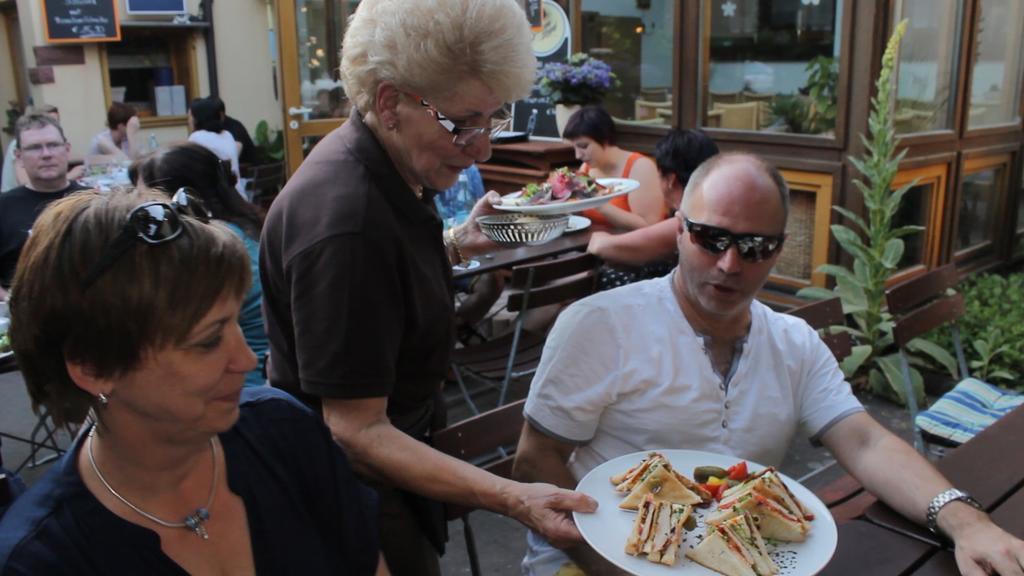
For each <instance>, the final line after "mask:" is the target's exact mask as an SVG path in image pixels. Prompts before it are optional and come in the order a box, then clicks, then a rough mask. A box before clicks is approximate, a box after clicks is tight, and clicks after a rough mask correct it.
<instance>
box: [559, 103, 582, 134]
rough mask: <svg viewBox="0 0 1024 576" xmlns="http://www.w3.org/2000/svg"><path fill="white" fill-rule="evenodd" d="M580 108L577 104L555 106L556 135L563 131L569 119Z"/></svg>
mask: <svg viewBox="0 0 1024 576" xmlns="http://www.w3.org/2000/svg"><path fill="white" fill-rule="evenodd" d="M580 108H582V106H580V105H579V104H555V126H558V135H559V136H561V135H562V132H564V131H565V125H566V124H567V123H568V122H569V117H570V116H572V115H573V114H574V113H575V112H576V111H577V110H579V109H580Z"/></svg>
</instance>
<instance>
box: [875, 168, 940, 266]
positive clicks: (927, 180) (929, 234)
mask: <svg viewBox="0 0 1024 576" xmlns="http://www.w3.org/2000/svg"><path fill="white" fill-rule="evenodd" d="M949 170H950V164H949V162H948V161H947V162H941V163H937V164H936V163H932V164H926V165H923V166H913V167H907V168H903V169H901V170H900V171H899V172H897V173H896V176H895V177H894V178H893V181H892V189H893V190H896V189H898V188H899V187H900V186H903V185H905V184H910V183H911V182H913V181H914V180H915V179H917V180H918V181H917V183H916V186H921V185H924V184H932V188H931V189H932V197H931V198H930V199H929V203H928V214H927V215H926V217H925V230H924V232H922V234H924V235H925V241H924V250H923V252H924V254H923V258H924V261H923V262H920V263H918V264H914V265H911V266H909V267H907V268H901V269H899V270H896V271H895V272H893V274H892V275H890V276H889V279H888V280H886V285H888V286H893V285H896V284H899V283H900V282H904V281H906V280H910V279H912V278H915V277H917V276H920V275H921V274H924V273H925V272H927V271H928V270H931V269H932V268H936V267H938V266H939V265H940V264H941V263H942V236H943V228H942V224H943V221H944V220H945V214H946V198H947V197H948V191H949Z"/></svg>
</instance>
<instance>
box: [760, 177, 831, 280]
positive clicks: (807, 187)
mask: <svg viewBox="0 0 1024 576" xmlns="http://www.w3.org/2000/svg"><path fill="white" fill-rule="evenodd" d="M779 173H780V174H782V177H783V179H785V181H786V184H787V186H789V190H790V197H792V194H793V191H794V190H795V191H797V192H799V193H801V194H813V195H814V227H813V229H814V232H813V234H812V235H811V277H810V278H809V279H804V278H795V277H793V276H783V275H781V274H776V273H774V272H772V273H771V274H770V275H769V276H768V282H769V283H771V284H773V285H776V286H786V287H789V288H795V289H798V290H799V289H800V288H807V287H811V286H817V287H821V288H824V287H825V286H826V284H827V282H828V277H827V276H826V275H825V274H824V273H822V272H818V271H817V270H818V267H819V266H821V265H822V264H827V263H828V253H829V247H830V245H829V241H830V227H831V225H832V201H833V195H834V191H835V186H836V179H835V174H831V173H828V172H811V171H807V170H799V169H790V168H779ZM790 216H792V214H790ZM782 249H783V250H785V249H786V247H785V246H783V248H782Z"/></svg>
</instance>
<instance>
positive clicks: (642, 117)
mask: <svg viewBox="0 0 1024 576" xmlns="http://www.w3.org/2000/svg"><path fill="white" fill-rule="evenodd" d="M675 10H676V2H675V1H674V0H642V1H638V2H624V1H623V0H583V2H582V4H581V20H582V22H581V25H580V46H581V48H582V50H583V52H586V53H587V54H590V55H591V56H594V57H595V58H600V59H601V60H604V61H605V62H607V63H608V65H610V66H611V67H612V71H613V72H615V75H616V76H617V77H618V79H619V83H620V84H619V87H618V88H616V89H614V90H612V91H611V92H610V93H608V94H607V95H606V96H605V98H604V102H603V103H604V106H605V108H607V109H608V112H609V113H611V115H612V116H613V117H615V118H616V120H618V121H619V123H620V124H625V125H654V126H662V125H664V126H669V125H671V124H672V117H673V114H674V111H673V110H674V108H675V106H674V105H673V93H672V77H673V71H674V70H675V67H676V60H675V52H674V51H673V49H672V46H673V23H674V22H675ZM623 121H625V122H623Z"/></svg>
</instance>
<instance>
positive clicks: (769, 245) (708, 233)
mask: <svg viewBox="0 0 1024 576" xmlns="http://www.w3.org/2000/svg"><path fill="white" fill-rule="evenodd" d="M683 223H684V225H685V226H686V231H687V232H689V233H690V237H691V238H693V240H694V241H695V242H696V243H697V245H699V246H700V247H701V248H703V249H705V250H707V251H708V252H710V253H712V254H721V253H723V252H725V251H726V250H728V249H729V246H733V245H735V246H736V251H737V252H739V255H740V258H743V259H744V260H746V261H747V262H760V261H762V260H766V259H768V258H771V257H772V255H773V254H775V253H776V252H778V251H779V249H780V248H782V243H783V241H785V239H786V236H785V235H779V236H765V235H763V234H735V233H733V232H730V231H729V230H726V229H725V228H718V227H717V226H709V225H707V224H700V223H698V222H694V221H693V220H690V219H689V218H683Z"/></svg>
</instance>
